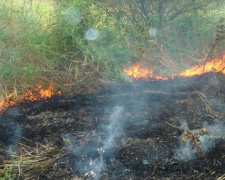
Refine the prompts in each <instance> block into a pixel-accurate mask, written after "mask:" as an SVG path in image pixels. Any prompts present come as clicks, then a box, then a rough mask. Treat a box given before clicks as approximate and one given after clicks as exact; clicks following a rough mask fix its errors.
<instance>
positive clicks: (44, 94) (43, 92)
mask: <svg viewBox="0 0 225 180" xmlns="http://www.w3.org/2000/svg"><path fill="white" fill-rule="evenodd" d="M53 95H61V92H60V91H58V92H56V91H55V90H54V88H53V85H52V83H51V84H50V85H49V87H48V88H47V89H43V88H42V86H41V85H40V84H38V85H37V86H36V87H35V88H34V89H28V90H27V91H26V92H25V93H24V94H23V95H22V97H21V99H15V97H16V95H15V94H14V93H10V94H9V95H8V96H7V97H6V98H5V100H1V101H0V112H2V111H4V110H5V109H6V108H8V107H10V106H13V105H15V104H17V103H23V102H25V101H37V100H40V99H47V98H50V97H52V96H53Z"/></svg>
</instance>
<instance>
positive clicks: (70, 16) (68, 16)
mask: <svg viewBox="0 0 225 180" xmlns="http://www.w3.org/2000/svg"><path fill="white" fill-rule="evenodd" d="M64 19H65V21H66V22H67V23H68V24H70V25H72V26H74V25H76V24H78V23H79V22H80V21H81V12H80V10H79V9H77V8H74V7H71V8H69V9H67V10H66V11H65V13H64Z"/></svg>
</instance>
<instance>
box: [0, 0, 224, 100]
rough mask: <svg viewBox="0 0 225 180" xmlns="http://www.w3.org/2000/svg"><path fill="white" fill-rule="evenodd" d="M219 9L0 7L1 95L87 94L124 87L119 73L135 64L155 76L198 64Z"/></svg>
mask: <svg viewBox="0 0 225 180" xmlns="http://www.w3.org/2000/svg"><path fill="white" fill-rule="evenodd" d="M175 4H176V5H175ZM223 7H224V2H223V1H222V0H217V1H210V0H198V1H187V0H181V1H180V0H168V1H166V2H165V1H162V0H157V1H145V0H123V1H118V0H115V1H110V0H104V1H103V0H94V1H93V0H87V1H81V0H67V1H66V0H58V1H44V0H14V1H10V2H9V1H7V0H2V1H1V2H0V9H1V11H0V45H1V51H0V59H1V62H0V72H1V76H0V85H1V86H0V89H1V93H0V94H1V96H2V98H3V99H4V98H5V97H7V96H8V94H9V93H10V92H16V93H14V94H16V95H21V94H22V93H23V92H24V91H25V90H26V89H27V88H28V87H34V86H35V85H36V84H38V83H39V84H42V85H43V86H48V85H49V83H50V82H53V83H54V85H55V86H56V87H58V88H60V89H62V91H63V92H65V93H89V92H94V91H95V90H96V89H98V87H99V86H100V85H102V84H104V85H105V84H108V83H111V82H113V81H114V80H116V81H118V80H128V78H127V77H126V76H125V75H124V73H123V71H122V68H123V67H125V66H129V65H131V64H133V63H135V62H137V61H142V62H143V63H145V64H146V65H147V66H151V67H154V70H155V72H156V73H158V74H161V75H170V74H171V73H172V72H173V73H174V72H178V71H181V70H183V69H185V68H187V67H190V66H192V65H193V64H196V63H203V62H202V61H200V60H202V59H204V57H206V56H207V52H209V50H210V48H211V46H210V44H212V43H213V41H214V39H215V30H216V25H217V24H218V23H219V21H220V19H221V18H222V17H224V14H225V11H224V10H223V9H224V8H223Z"/></svg>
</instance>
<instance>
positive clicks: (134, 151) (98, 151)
mask: <svg viewBox="0 0 225 180" xmlns="http://www.w3.org/2000/svg"><path fill="white" fill-rule="evenodd" d="M224 98H225V77H224V75H222V74H219V73H215V74H214V73H208V74H204V75H202V76H198V77H193V78H176V79H174V80H168V81H149V82H146V81H141V80H140V81H136V82H133V83H132V84H124V85H120V86H118V85H117V86H116V85H114V86H112V87H111V88H109V90H105V91H103V92H100V93H97V94H89V95H74V96H71V97H64V96H56V97H52V98H50V99H47V100H39V101H37V102H26V103H23V104H19V105H16V106H14V107H11V108H9V109H8V110H7V111H6V112H5V113H4V114H2V115H1V117H0V165H1V166H0V167H2V168H3V167H4V165H6V164H7V163H8V164H11V165H12V164H13V163H14V164H15V167H14V169H15V172H16V173H17V179H41V180H44V179H115V180H118V179H216V178H218V177H221V176H222V175H224V174H225V168H224V167H225V140H224V138H225V132H223V127H224V122H225V121H224V115H225V113H224V112H225V111H224V110H225V103H224V100H225V99H224ZM203 127H205V128H206V129H207V131H208V132H207V133H206V134H205V135H204V136H203V135H199V136H200V141H201V146H200V148H201V150H202V151H204V155H205V156H201V154H200V153H198V152H195V151H196V150H195V147H194V150H192V148H191V147H190V146H191V145H190V142H189V141H188V140H185V142H184V141H183V142H182V140H181V137H182V133H183V132H182V128H186V129H190V130H193V131H194V130H198V129H200V128H203ZM202 137H204V138H202ZM201 138H202V139H201ZM13 155H14V156H13ZM19 157H20V158H19ZM23 157H32V158H33V159H35V158H36V159H35V160H37V161H40V162H46V164H45V165H43V164H44V163H43V164H41V163H40V164H39V166H38V167H37V168H34V164H35V163H36V161H32V162H31V163H29V160H27V161H26V160H24V161H26V163H24V164H23V162H21V161H18V159H22V158H23ZM48 160H49V161H48ZM206 161H208V164H209V167H208V166H207V162H206ZM26 165H27V166H26ZM209 168H210V169H209ZM210 171H211V175H210ZM1 176H3V173H0V178H1Z"/></svg>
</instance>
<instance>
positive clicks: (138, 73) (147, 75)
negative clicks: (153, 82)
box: [123, 62, 168, 80]
mask: <svg viewBox="0 0 225 180" xmlns="http://www.w3.org/2000/svg"><path fill="white" fill-rule="evenodd" d="M123 71H124V72H125V73H126V74H127V75H128V76H130V77H131V78H133V79H157V80H159V79H163V80H167V79H168V78H167V77H163V76H155V75H154V74H153V70H152V69H148V68H142V67H141V63H140V62H139V63H137V64H134V65H132V66H130V67H129V68H125V69H123Z"/></svg>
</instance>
